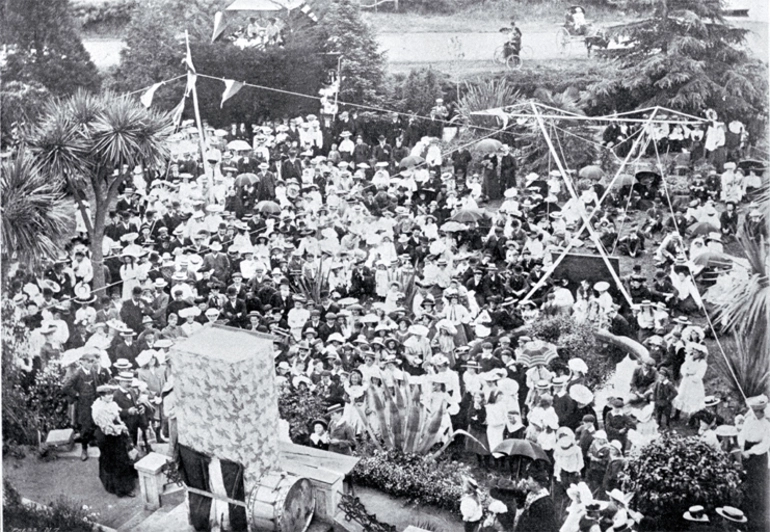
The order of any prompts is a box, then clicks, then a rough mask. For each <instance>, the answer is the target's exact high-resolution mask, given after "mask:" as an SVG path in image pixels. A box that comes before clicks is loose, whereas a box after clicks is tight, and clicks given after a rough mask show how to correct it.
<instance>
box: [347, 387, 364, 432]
mask: <svg viewBox="0 0 770 532" xmlns="http://www.w3.org/2000/svg"><path fill="white" fill-rule="evenodd" d="M345 393H346V394H347V396H348V398H349V399H350V402H347V403H345V409H344V410H343V412H342V419H344V420H345V422H347V424H348V425H350V427H351V428H352V429H353V431H354V432H355V433H356V435H359V434H362V433H364V432H366V423H364V420H363V419H362V418H361V414H359V413H358V412H359V411H358V409H357V408H356V407H359V408H360V409H361V410H362V411H365V410H366V388H365V387H364V386H362V385H360V384H355V385H347V386H345Z"/></svg>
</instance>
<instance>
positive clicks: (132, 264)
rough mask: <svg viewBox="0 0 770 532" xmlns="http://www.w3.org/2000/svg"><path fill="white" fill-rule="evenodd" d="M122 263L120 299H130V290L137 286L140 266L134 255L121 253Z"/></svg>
mask: <svg viewBox="0 0 770 532" xmlns="http://www.w3.org/2000/svg"><path fill="white" fill-rule="evenodd" d="M122 258H123V265H122V266H121V267H120V280H121V281H123V292H122V294H121V295H122V299H123V301H126V300H128V299H131V291H132V290H133V289H134V287H135V286H139V272H140V268H139V266H138V265H137V260H136V255H133V254H131V253H125V252H124V253H123V256H122Z"/></svg>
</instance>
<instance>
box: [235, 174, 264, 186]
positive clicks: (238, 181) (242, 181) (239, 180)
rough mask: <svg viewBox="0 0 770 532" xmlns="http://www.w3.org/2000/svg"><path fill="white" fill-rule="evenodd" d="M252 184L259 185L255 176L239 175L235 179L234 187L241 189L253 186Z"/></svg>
mask: <svg viewBox="0 0 770 532" xmlns="http://www.w3.org/2000/svg"><path fill="white" fill-rule="evenodd" d="M254 183H259V178H258V177H257V175H256V174H249V173H247V174H241V175H239V176H238V177H236V178H235V182H234V185H235V186H236V187H240V188H243V187H245V186H246V185H253V184H254Z"/></svg>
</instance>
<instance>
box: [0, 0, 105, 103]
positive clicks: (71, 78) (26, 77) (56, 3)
mask: <svg viewBox="0 0 770 532" xmlns="http://www.w3.org/2000/svg"><path fill="white" fill-rule="evenodd" d="M1 5H2V12H0V35H2V36H1V37H0V39H2V44H4V45H7V46H8V48H7V53H6V57H5V61H4V64H3V65H2V69H1V73H2V76H3V78H4V81H5V82H9V81H21V82H23V83H27V84H30V83H32V82H38V83H40V84H42V85H43V86H44V87H46V88H47V89H48V90H49V91H50V92H51V93H52V94H54V95H56V96H64V95H69V94H73V93H74V92H75V91H76V90H77V89H79V88H84V89H87V90H91V91H93V90H98V89H99V86H100V83H101V80H100V77H99V73H98V71H97V70H96V67H95V66H94V64H93V62H91V58H90V56H89V55H88V52H87V51H86V49H85V48H84V47H83V43H82V41H81V40H80V36H79V35H78V33H77V31H76V29H75V24H74V22H73V20H72V17H71V15H70V12H69V1H68V0H4V1H3V2H2V4H1Z"/></svg>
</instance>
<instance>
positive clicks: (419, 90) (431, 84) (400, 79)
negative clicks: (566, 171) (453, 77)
mask: <svg viewBox="0 0 770 532" xmlns="http://www.w3.org/2000/svg"><path fill="white" fill-rule="evenodd" d="M390 81H391V86H390V90H389V93H390V94H389V96H388V100H389V102H388V107H390V108H392V109H395V110H398V111H401V112H407V111H413V112H415V113H417V114H418V115H421V116H427V115H428V114H429V113H430V110H431V108H432V107H433V106H434V105H436V98H445V96H446V94H445V92H444V87H445V86H446V85H447V82H448V78H447V76H446V74H444V73H443V72H440V71H437V70H434V69H432V68H420V69H412V70H411V71H409V74H407V75H404V74H396V75H395V76H393V78H392V79H391V80H390ZM448 94H449V95H451V94H452V93H451V92H449V93H448ZM445 99H447V100H448V98H445Z"/></svg>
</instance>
